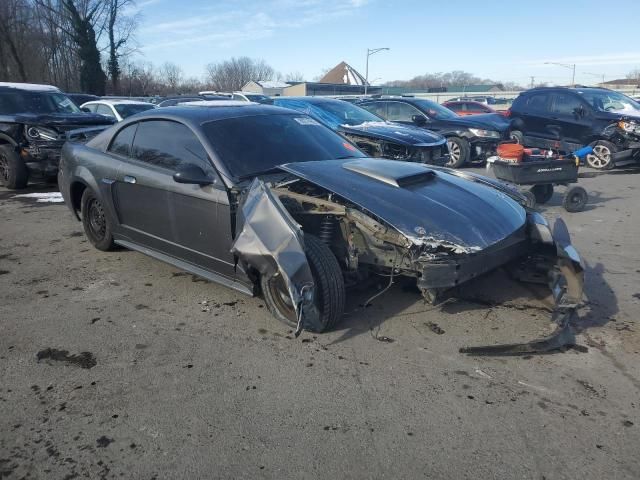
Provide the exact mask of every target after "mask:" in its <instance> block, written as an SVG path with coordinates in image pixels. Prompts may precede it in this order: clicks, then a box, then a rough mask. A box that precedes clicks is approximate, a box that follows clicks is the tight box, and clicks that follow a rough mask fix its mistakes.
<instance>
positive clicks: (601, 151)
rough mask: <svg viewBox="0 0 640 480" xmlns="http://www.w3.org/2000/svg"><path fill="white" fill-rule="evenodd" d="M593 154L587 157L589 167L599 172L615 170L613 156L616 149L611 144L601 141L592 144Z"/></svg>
mask: <svg viewBox="0 0 640 480" xmlns="http://www.w3.org/2000/svg"><path fill="white" fill-rule="evenodd" d="M591 146H592V147H593V153H590V154H589V155H587V165H589V166H590V167H591V168H595V169H597V170H609V169H611V168H613V154H614V153H615V152H616V147H615V145H613V143H611V142H607V141H606V140H599V141H597V142H595V143H592V144H591Z"/></svg>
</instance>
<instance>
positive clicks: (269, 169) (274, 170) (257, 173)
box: [238, 167, 286, 180]
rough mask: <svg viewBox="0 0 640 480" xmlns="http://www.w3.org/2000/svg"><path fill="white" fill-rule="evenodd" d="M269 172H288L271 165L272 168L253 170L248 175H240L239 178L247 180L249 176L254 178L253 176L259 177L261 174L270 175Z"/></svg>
mask: <svg viewBox="0 0 640 480" xmlns="http://www.w3.org/2000/svg"><path fill="white" fill-rule="evenodd" d="M269 173H286V172H284V171H282V170H280V168H279V167H271V168H267V169H265V170H261V171H258V172H252V173H247V174H246V175H240V176H239V177H238V179H239V180H246V179H247V178H253V177H257V176H259V175H268V174H269Z"/></svg>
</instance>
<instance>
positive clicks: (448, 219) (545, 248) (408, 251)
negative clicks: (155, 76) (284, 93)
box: [59, 102, 583, 354]
mask: <svg viewBox="0 0 640 480" xmlns="http://www.w3.org/2000/svg"><path fill="white" fill-rule="evenodd" d="M59 184H60V188H61V191H62V194H63V196H64V199H65V201H66V203H67V205H68V206H69V207H70V209H71V210H72V211H73V212H74V214H75V215H76V216H77V218H78V219H79V220H82V222H83V226H84V230H85V233H86V235H87V237H88V239H89V240H90V241H91V243H92V244H93V245H94V246H95V247H97V248H98V249H101V250H109V249H111V248H112V247H113V246H114V245H115V244H117V245H121V246H123V247H126V248H130V249H133V250H138V251H141V252H143V253H145V254H148V255H150V256H152V257H155V258H158V259H160V260H163V261H166V262H168V263H171V264H173V265H175V266H177V267H179V268H182V269H184V270H187V271H189V272H191V273H194V274H196V275H200V276H202V277H205V278H207V279H210V280H212V281H216V282H219V283H222V284H224V285H227V286H229V287H232V288H235V289H237V290H240V291H242V292H244V293H247V294H252V295H253V294H258V293H259V292H260V291H261V292H262V294H263V295H264V298H265V301H266V303H267V306H268V308H269V310H270V311H271V312H272V313H273V314H274V316H275V317H277V318H278V319H279V320H281V321H283V322H285V323H287V324H289V325H291V326H292V327H295V328H296V330H297V332H300V331H301V330H303V329H306V330H311V331H315V332H322V331H325V330H327V329H330V328H332V327H334V326H335V325H336V324H337V323H338V322H339V321H340V319H341V317H342V315H343V309H344V303H345V293H346V290H347V289H348V287H349V286H350V285H355V284H360V283H362V282H363V280H364V279H366V278H367V277H368V276H370V275H372V274H382V275H386V276H388V277H391V278H392V279H393V277H394V276H396V277H400V276H403V277H410V278H414V279H415V282H416V285H417V286H418V288H419V289H420V291H421V292H422V294H423V297H424V298H425V300H427V301H429V302H431V303H434V304H437V303H438V302H439V301H441V299H442V298H444V296H446V295H447V292H449V291H450V290H451V289H452V288H454V287H458V288H464V287H460V286H461V285H464V283H465V282H467V281H469V280H471V279H474V278H476V277H478V276H480V275H483V274H486V273H488V272H491V271H494V270H496V269H499V268H505V269H507V270H508V271H509V272H510V273H511V274H512V275H513V277H514V278H516V279H519V280H521V281H525V282H534V283H544V284H546V285H548V286H549V288H550V290H551V293H552V295H553V298H554V301H555V308H554V309H553V313H552V320H553V321H554V322H555V324H556V326H557V328H556V330H555V332H554V333H553V334H552V335H551V336H550V337H547V338H543V339H540V340H535V341H532V342H528V343H524V344H522V343H521V344H512V345H494V346H489V347H471V348H464V349H461V350H462V351H463V352H466V353H475V354H520V353H525V352H541V351H549V350H553V349H557V348H560V347H562V346H566V345H567V344H568V343H570V341H571V340H570V339H571V335H570V334H569V328H570V327H569V322H570V319H571V317H572V315H573V314H574V313H575V310H576V308H577V306H578V305H579V304H580V301H581V298H582V285H583V268H582V266H581V260H580V258H579V256H578V254H577V252H576V250H575V249H574V248H573V247H572V245H571V242H570V239H569V234H568V232H567V229H566V226H565V225H564V223H563V222H562V221H558V222H556V224H555V225H554V227H553V228H551V227H550V226H549V225H548V224H547V222H546V221H545V220H544V218H543V217H542V216H541V215H539V214H538V213H536V212H534V211H531V210H529V209H528V208H527V207H526V206H525V199H524V197H522V196H521V195H520V194H519V193H518V192H517V191H514V190H511V189H510V188H509V187H507V186H505V185H503V184H501V183H498V182H496V181H493V180H490V179H487V178H485V177H482V176H479V175H474V174H469V173H464V172H460V171H454V170H449V169H445V168H439V167H433V166H430V165H424V164H421V163H411V162H401V161H393V160H380V159H372V158H367V157H366V156H365V155H364V154H363V153H362V152H360V151H359V150H358V149H357V148H356V147H355V146H354V145H353V144H351V143H350V142H349V141H347V140H345V139H344V138H342V137H341V136H339V135H337V134H335V133H334V132H333V131H331V130H330V129H328V128H326V127H324V126H323V125H321V124H319V123H318V122H316V121H315V120H313V119H312V118H310V117H308V116H306V115H303V114H300V113H298V112H294V111H291V110H287V109H283V108H278V107H272V106H265V105H254V104H250V103H242V104H237V105H236V104H229V103H226V102H225V103H224V104H222V103H220V104H219V105H215V106H207V105H199V106H183V107H172V108H166V109H162V111H158V110H155V111H149V112H145V113H142V114H140V115H137V116H135V117H132V118H131V119H128V120H125V121H124V122H122V123H120V124H118V125H117V126H114V127H112V128H110V129H108V130H106V131H105V132H103V133H101V134H100V135H98V136H97V137H95V138H94V139H92V140H91V141H89V142H88V143H86V144H79V143H68V144H67V145H65V147H64V149H63V152H62V160H61V164H60V173H59Z"/></svg>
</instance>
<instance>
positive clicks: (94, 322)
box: [0, 170, 640, 480]
mask: <svg viewBox="0 0 640 480" xmlns="http://www.w3.org/2000/svg"><path fill="white" fill-rule="evenodd" d="M639 173H640V171H638V170H635V171H625V172H622V171H613V172H609V173H606V174H599V173H598V172H589V171H584V172H583V174H582V176H583V178H582V179H581V184H582V185H583V186H584V187H585V188H586V189H587V190H588V191H589V193H590V195H591V202H590V205H589V206H588V209H587V210H586V211H584V212H581V213H575V214H569V213H567V212H565V211H564V210H563V209H562V207H561V201H562V197H561V195H560V191H561V189H559V191H558V193H556V194H555V196H554V198H553V199H552V201H551V202H550V203H549V204H548V205H546V206H544V207H543V208H542V209H541V210H542V211H543V212H544V213H545V214H546V215H547V217H548V218H549V219H553V218H554V217H556V216H561V217H562V218H564V219H565V220H566V222H567V224H568V225H569V228H570V231H571V233H572V235H573V240H574V244H575V246H576V248H577V249H578V250H579V251H580V253H581V254H582V256H583V257H584V259H585V261H586V264H587V270H586V275H587V281H586V296H587V298H588V302H587V305H586V306H585V307H584V308H583V309H582V310H581V312H580V320H579V321H578V322H576V324H575V325H574V328H575V331H576V335H577V339H578V343H579V344H580V345H581V346H583V347H586V348H580V349H571V350H568V351H566V352H564V353H555V354H550V355H544V356H534V357H530V356H526V357H515V358H484V357H483V358H474V357H466V356H463V355H461V354H459V353H458V352H457V350H458V348H459V347H460V346H463V345H477V344H486V343H495V342H500V341H512V340H519V339H520V338H531V337H535V336H538V335H540V334H542V333H544V332H545V331H546V329H547V328H548V327H549V323H548V314H547V313H546V312H545V311H544V308H543V301H538V300H535V301H534V300H531V299H530V298H529V297H531V294H530V292H529V293H528V292H523V291H519V290H517V289H514V288H508V287H507V286H504V284H503V283H502V279H501V278H499V276H495V277H491V278H488V279H482V281H481V282H478V284H476V285H472V286H470V287H469V292H470V293H469V297H468V298H467V300H458V301H455V302H452V303H449V304H447V305H445V306H443V307H437V308H434V307H429V306H427V305H424V303H423V302H422V301H421V298H420V296H419V295H418V294H417V293H416V291H415V290H414V289H412V288H410V286H409V285H405V284H402V283H398V284H396V285H394V286H393V287H392V288H391V289H390V290H389V291H388V292H387V293H385V294H383V295H382V296H380V297H379V298H377V299H376V300H375V301H374V303H373V306H371V307H369V308H366V309H363V308H361V307H360V305H362V304H363V303H364V301H365V299H366V298H367V297H368V296H370V295H371V293H372V292H371V291H368V292H352V293H350V299H349V304H348V306H347V311H348V313H347V315H346V316H345V319H344V321H343V323H342V324H341V325H340V326H339V328H338V329H337V330H336V331H333V332H330V333H327V334H323V335H318V336H314V335H311V334H308V333H304V334H303V335H302V336H301V337H300V338H299V339H297V340H296V339H292V338H291V337H292V335H291V332H290V331H289V330H288V329H287V328H286V327H285V326H284V325H282V324H280V323H278V322H277V321H276V320H275V319H273V318H272V317H271V316H270V315H269V314H268V312H267V309H266V308H265V306H264V303H263V301H262V299H260V298H248V297H243V296H241V294H238V293H236V292H234V291H232V290H229V289H227V288H224V287H221V286H218V285H215V284H211V283H207V282H205V281H203V280H201V279H199V278H196V277H192V276H191V275H188V274H185V273H183V272H180V271H178V270H176V269H174V268H173V267H170V266H168V265H165V264H162V263H160V262H158V261H156V260H153V259H151V258H148V257H145V256H143V255H141V254H139V253H135V252H130V251H126V250H120V251H116V252H112V253H103V252H99V251H97V250H94V249H93V248H92V247H91V246H90V245H89V244H88V242H87V241H86V240H85V238H84V235H83V233H82V227H81V225H80V223H79V222H77V221H76V220H75V219H74V218H73V217H72V215H71V214H70V212H69V211H68V210H67V209H66V207H65V206H64V205H63V204H59V203H39V202H37V200H36V199H35V198H30V197H20V198H16V197H15V192H8V191H6V190H0V221H1V225H2V228H1V229H0V332H1V333H0V372H1V374H2V381H1V382H0V411H1V412H2V415H0V478H10V479H14V478H15V479H18V478H33V479H35V478H40V479H72V478H91V479H94V478H100V479H102V478H132V479H133V478H135V479H175V478H189V479H199V478H319V477H320V478H331V477H335V478H393V479H400V478H418V477H421V478H456V479H463V478H469V479H471V478H473V479H476V478H495V479H515V478H518V479H538V480H540V479H548V480H551V479H575V478H579V479H581V480H585V479H602V478H609V479H637V478H640V455H639V453H640V415H639V408H640V406H639V402H640V400H639V398H640V396H639V390H640V367H639V366H638V365H639V360H640V355H639V352H640V334H639V333H638V331H639V329H640V327H639V326H638V324H637V321H638V320H637V319H638V318H639V316H640V315H639V313H640V293H638V292H640V287H639V286H638V274H639V272H640V253H639V252H640V240H639V237H640V235H639V233H640V227H639V225H640V218H639V214H638V211H637V205H638V204H639V203H640V187H638V180H639V179H640V176H639V175H638V174H639ZM51 191H52V189H51V188H49V189H46V188H45V187H33V188H32V189H31V190H29V192H31V193H34V192H35V193H42V192H51ZM53 199H55V197H54V198H53ZM50 200H51V199H50ZM385 281H386V280H384V279H382V280H381V285H379V286H378V288H383V287H384V282H385ZM489 289H491V290H492V293H493V294H494V295H495V296H497V297H500V299H501V300H504V301H506V304H505V306H497V307H496V306H494V307H490V306H486V304H483V303H482V302H477V301H474V300H473V299H474V298H478V295H477V294H478V292H485V293H486V292H487V291H488V290H489ZM474 295H475V296H474Z"/></svg>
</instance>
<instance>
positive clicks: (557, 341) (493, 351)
mask: <svg viewBox="0 0 640 480" xmlns="http://www.w3.org/2000/svg"><path fill="white" fill-rule="evenodd" d="M378 162H380V161H378ZM391 163H395V162H391ZM372 165H376V166H372ZM367 168H368V170H366V169H367ZM291 169H292V170H293V167H291ZM298 170H302V169H301V168H300V167H298ZM345 170H347V171H352V172H359V173H365V174H367V175H369V176H376V177H375V178H376V179H377V180H379V181H380V182H382V183H387V187H388V189H389V192H392V191H400V190H401V189H405V188H406V189H412V190H413V189H415V188H416V185H421V184H423V183H424V184H426V185H428V186H431V188H432V189H434V190H435V189H436V188H437V185H436V184H435V183H433V182H438V178H439V177H438V176H449V175H454V174H450V173H446V174H445V173H444V171H443V172H442V174H441V173H436V172H434V171H433V170H431V171H430V170H429V169H425V170H424V171H422V172H421V173H416V174H414V175H412V176H406V177H400V176H396V177H389V176H387V177H385V176H384V172H383V171H381V170H380V168H378V167H377V164H372V163H370V162H369V163H366V162H363V163H358V162H351V164H345V165H344V166H343V171H345ZM416 171H418V172H420V171H419V170H416ZM345 174H346V172H345ZM429 176H431V177H429ZM455 177H462V175H457V173H456V174H455ZM465 177H468V176H465ZM430 178H431V179H430ZM451 178H452V177H449V179H451ZM472 178H473V180H472V182H473V183H474V184H475V183H480V184H482V185H486V186H489V185H493V183H494V182H493V181H490V180H488V179H484V177H479V176H478V177H477V178H474V177H469V178H468V179H472ZM347 180H348V179H345V182H346V181H347ZM454 180H455V179H454ZM394 182H395V183H394ZM430 182H431V183H430ZM390 183H394V185H390ZM370 185H371V186H370V187H369V188H370V189H371V188H372V187H373V186H374V185H378V184H370ZM483 190H484V189H483ZM271 191H272V192H273V193H274V194H275V195H276V196H277V197H278V198H279V199H280V201H281V203H282V205H283V206H284V207H285V208H286V209H287V211H288V212H289V213H290V214H291V216H292V217H293V218H294V219H295V221H296V222H297V223H298V224H299V225H301V228H302V230H303V231H304V232H306V233H311V234H313V235H316V236H318V237H319V238H320V239H321V240H322V241H323V242H325V243H326V244H327V245H328V246H329V247H330V249H331V250H332V252H333V253H334V254H335V256H336V258H337V259H338V261H339V263H340V265H341V266H342V269H343V274H344V278H345V284H346V285H362V284H363V283H364V282H366V281H367V279H368V278H370V277H371V276H374V275H383V276H385V277H386V278H391V279H393V277H394V276H396V277H399V276H403V277H411V278H413V279H415V281H416V285H417V286H418V288H419V289H420V291H421V292H422V294H423V296H424V298H425V300H426V301H428V302H430V303H432V304H434V305H437V304H439V303H440V302H442V301H443V300H444V299H445V298H446V297H447V296H448V295H450V294H451V293H452V292H454V295H455V291H456V290H458V289H459V290H462V289H463V288H464V286H465V283H466V282H468V281H470V280H472V279H474V278H476V277H479V276H481V275H484V274H487V273H489V272H492V271H494V270H497V269H505V270H506V271H507V272H509V273H510V274H511V277H512V278H514V279H516V280H518V281H520V282H526V283H536V284H544V285H546V286H547V287H548V288H549V289H550V293H551V295H552V297H553V300H554V308H553V311H552V314H551V319H552V320H553V322H555V325H556V330H555V332H554V333H553V334H552V335H551V336H549V337H546V338H542V339H538V340H533V341H531V342H526V343H517V344H509V345H493V346H482V347H465V348H462V349H461V350H460V351H461V352H463V353H467V354H475V355H509V354H511V355H515V354H523V353H540V352H546V351H550V350H555V349H559V348H561V347H563V346H568V345H571V344H572V341H573V339H572V336H571V332H570V329H569V323H570V319H571V317H572V316H573V315H574V313H575V311H576V309H577V307H578V306H579V305H580V302H581V299H582V286H583V282H584V280H583V267H582V264H581V260H580V257H579V256H578V254H577V252H576V250H575V249H574V248H573V246H572V245H571V241H570V238H569V234H568V232H567V228H566V226H565V225H564V223H563V222H562V220H558V221H557V222H556V223H555V225H554V227H553V228H551V227H550V226H549V225H548V223H547V222H546V220H545V219H544V218H543V217H542V216H541V215H540V214H538V213H536V212H533V211H525V210H524V208H522V207H521V206H519V205H515V204H512V203H509V202H510V201H512V200H514V198H518V197H513V198H511V199H510V200H509V202H507V200H506V199H505V202H506V203H509V205H511V207H510V208H512V209H513V210H514V212H518V213H517V215H514V219H513V220H512V221H513V225H519V226H516V227H515V228H513V230H512V231H511V233H508V234H506V235H503V236H502V238H501V239H500V240H499V241H495V242H492V243H491V244H490V245H486V246H482V247H480V246H474V245H470V244H469V243H465V242H462V241H456V240H455V238H454V236H453V235H452V234H451V230H449V231H446V230H444V229H440V230H439V231H435V230H430V231H429V232H427V230H426V229H425V228H423V227H422V226H416V227H415V228H414V229H413V232H411V233H410V232H408V230H407V229H406V228H398V227H397V226H394V225H393V224H391V223H390V222H388V221H385V220H384V219H383V218H382V217H380V216H378V215H376V214H374V213H372V209H371V208H363V206H362V205H363V204H364V198H363V203H356V201H354V198H356V194H355V193H354V192H353V191H352V192H350V193H352V197H351V199H347V198H346V197H345V196H343V195H340V194H339V193H336V192H335V191H330V190H328V189H326V188H322V187H320V186H318V185H317V184H314V183H311V182H309V181H306V180H305V179H301V178H298V179H295V180H288V181H286V182H281V183H280V184H276V185H274V186H273V187H272V188H271ZM498 195H502V196H504V197H506V196H507V195H508V194H505V193H499V194H498ZM513 195H517V194H516V193H514V194H513ZM379 197H380V204H381V205H382V204H384V203H385V202H393V200H392V199H391V198H388V197H387V198H385V197H384V196H383V195H380V196H379ZM520 200H522V199H520V198H518V201H520ZM387 205H391V203H387ZM515 207H517V209H516V208H515ZM409 208H410V206H409V205H406V206H405V209H409ZM380 211H382V210H380ZM450 214H451V213H450ZM425 215H429V212H428V209H425ZM520 215H522V216H520ZM495 220H496V224H500V223H501V220H500V217H496V218H495ZM479 222H482V220H479ZM479 225H481V223H478V224H477V225H473V224H469V225H468V226H467V227H468V228H469V229H470V230H473V229H478V228H480V227H479ZM452 230H453V228H452ZM505 231H506V230H505Z"/></svg>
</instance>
